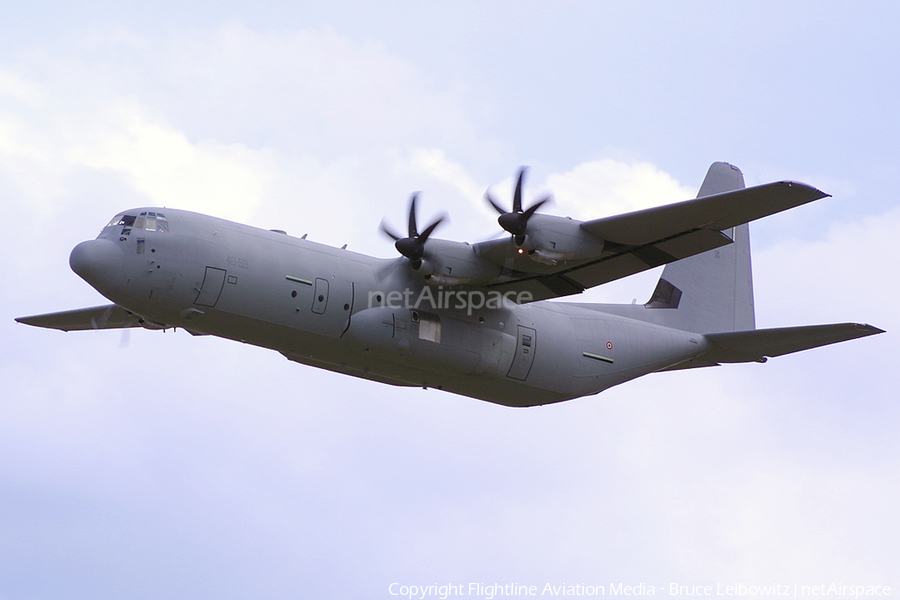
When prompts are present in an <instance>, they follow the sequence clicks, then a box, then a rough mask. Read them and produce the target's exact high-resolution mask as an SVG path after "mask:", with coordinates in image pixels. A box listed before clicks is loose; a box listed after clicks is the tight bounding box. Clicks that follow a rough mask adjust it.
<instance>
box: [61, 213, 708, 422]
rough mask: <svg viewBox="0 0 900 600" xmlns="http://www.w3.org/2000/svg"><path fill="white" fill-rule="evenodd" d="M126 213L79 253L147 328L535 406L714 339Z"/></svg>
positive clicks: (700, 348) (213, 224) (108, 292)
mask: <svg viewBox="0 0 900 600" xmlns="http://www.w3.org/2000/svg"><path fill="white" fill-rule="evenodd" d="M123 215H132V217H129V219H132V218H134V215H142V216H141V217H137V218H138V219H139V220H138V222H137V223H133V222H129V223H122V222H118V223H117V222H116V220H115V219H114V222H113V223H111V224H110V225H109V226H107V227H106V228H105V229H104V230H103V231H102V232H101V234H100V237H98V238H97V239H96V240H91V241H88V242H83V243H82V244H79V245H78V246H77V247H76V248H75V249H74V250H73V251H72V255H71V257H70V263H71V265H72V268H73V269H74V270H75V271H76V272H77V273H78V274H79V275H81V276H82V277H83V278H84V279H85V280H87V281H88V282H89V283H90V284H91V285H92V286H94V287H95V288H96V289H97V290H98V291H99V292H100V293H102V294H103V295H104V296H106V297H107V298H109V299H110V300H112V301H113V302H115V303H116V304H118V305H119V306H121V307H123V308H125V309H127V310H128V311H131V312H133V313H135V314H136V315H140V316H141V317H142V318H143V319H145V320H146V321H147V322H148V324H150V325H151V326H167V327H181V328H184V329H186V330H188V331H190V332H191V333H194V334H208V335H215V336H219V337H223V338H228V339H232V340H237V341H241V342H245V343H248V344H253V345H256V346H261V347H264V348H270V349H273V350H277V351H278V352H280V353H282V354H283V355H285V356H286V357H287V358H289V359H290V360H293V361H296V362H300V363H304V364H308V365H312V366H316V367H321V368H325V369H328V370H331V371H336V372H340V373H345V374H349V375H354V376H357V377H362V378H366V379H371V380H374V381H380V382H384V383H390V384H394V385H405V386H420V387H430V388H439V389H443V390H447V391H450V392H454V393H458V394H463V395H466V396H471V397H473V398H478V399H481V400H487V401H490V402H496V403H499V404H504V405H508V406H534V405H538V404H547V403H551V402H559V401H562V400H568V399H571V398H576V397H579V396H585V395H589V394H596V393H598V392H600V391H602V390H604V389H606V388H609V387H611V386H614V385H617V384H620V383H622V382H625V381H628V380H630V379H634V378H635V377H639V376H641V375H644V374H647V373H650V372H653V371H658V370H661V369H665V368H669V367H672V366H674V365H677V364H679V363H682V362H684V361H688V360H690V359H691V358H693V357H695V356H698V355H699V354H701V353H702V352H704V351H705V350H706V349H708V347H709V344H708V342H707V340H706V339H705V338H704V336H703V335H700V334H695V333H690V332H685V331H680V330H677V329H672V328H669V327H663V326H660V325H655V324H652V323H648V322H645V321H641V320H634V319H630V318H626V317H623V316H617V315H614V314H609V313H606V312H603V311H598V310H596V309H590V308H585V307H579V306H575V305H571V304H565V303H558V302H534V303H530V304H521V305H517V304H515V303H513V302H510V301H509V299H508V298H507V299H505V300H498V298H497V297H496V296H497V294H496V293H494V294H493V296H492V294H491V292H490V291H489V290H473V289H454V288H452V287H443V286H437V285H429V284H428V283H427V282H426V281H425V280H424V279H423V278H422V276H421V275H420V274H418V273H416V272H415V271H413V270H411V269H409V268H408V265H407V263H406V262H405V259H393V260H388V259H377V258H373V257H369V256H365V255H362V254H357V253H354V252H350V251H348V250H344V249H336V248H332V247H329V246H325V245H322V244H317V243H315V242H311V241H307V240H305V239H298V238H294V237H291V236H288V235H286V234H284V233H281V232H275V231H267V230H263V229H258V228H255V227H249V226H246V225H241V224H238V223H234V222H230V221H226V220H223V219H218V218H215V217H210V216H206V215H201V214H197V213H192V212H187V211H179V210H172V209H158V208H141V209H136V210H133V211H127V212H126V213H123ZM147 215H150V216H147ZM155 215H159V218H158V220H157V222H158V223H159V225H156V224H154V221H153V219H154V218H155ZM163 215H164V216H163ZM117 218H118V217H117ZM140 219H143V220H142V221H141V220H140ZM163 223H165V226H163V225H162V224H163Z"/></svg>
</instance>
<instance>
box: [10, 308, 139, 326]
mask: <svg viewBox="0 0 900 600" xmlns="http://www.w3.org/2000/svg"><path fill="white" fill-rule="evenodd" d="M16 321H18V322H19V323H24V324H25V325H34V326H35V327H46V328H47V329H61V330H62V331H85V330H89V329H123V328H125V327H142V326H146V325H148V324H147V323H145V321H144V320H143V319H142V318H141V317H139V316H137V315H136V314H134V313H130V312H128V311H127V310H125V309H124V308H122V307H121V306H119V305H117V304H107V305H106V306H94V307H92V308H80V309H77V310H66V311H63V312H56V313H48V314H45V315H35V316H33V317H19V318H18V319H16ZM150 326H151V327H153V325H152V324H151V325H150Z"/></svg>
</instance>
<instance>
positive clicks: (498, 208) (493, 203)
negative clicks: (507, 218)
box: [484, 190, 506, 215]
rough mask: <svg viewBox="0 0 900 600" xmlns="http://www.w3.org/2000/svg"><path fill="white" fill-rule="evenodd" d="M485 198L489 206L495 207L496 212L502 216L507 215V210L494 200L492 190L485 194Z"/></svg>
mask: <svg viewBox="0 0 900 600" xmlns="http://www.w3.org/2000/svg"><path fill="white" fill-rule="evenodd" d="M484 197H485V199H486V200H487V201H488V204H490V205H491V206H493V207H494V210H496V211H497V212H498V213H500V214H501V215H503V214H506V209H505V208H503V207H502V206H500V204H499V203H498V202H497V201H496V200H494V197H493V196H491V191H490V190H488V191H486V192H485V193H484Z"/></svg>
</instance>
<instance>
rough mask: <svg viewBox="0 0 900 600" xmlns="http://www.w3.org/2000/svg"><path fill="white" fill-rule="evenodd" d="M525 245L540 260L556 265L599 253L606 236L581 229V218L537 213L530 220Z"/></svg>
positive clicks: (531, 254) (529, 254) (530, 253)
mask: <svg viewBox="0 0 900 600" xmlns="http://www.w3.org/2000/svg"><path fill="white" fill-rule="evenodd" d="M522 249H523V250H525V251H526V252H527V254H528V256H529V257H531V258H532V259H533V260H535V261H537V262H539V263H543V264H547V265H555V264H557V263H559V262H561V261H566V260H578V259H584V258H591V257H594V256H598V255H599V254H600V252H602V251H603V240H601V239H600V238H598V237H596V236H593V235H591V234H590V233H588V232H587V231H585V230H584V229H582V228H581V221H576V220H575V219H571V218H569V217H555V216H553V215H542V214H535V215H533V216H532V217H531V219H529V221H528V229H527V230H526V232H525V243H524V244H523V245H522Z"/></svg>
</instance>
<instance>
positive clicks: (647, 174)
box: [546, 158, 697, 220]
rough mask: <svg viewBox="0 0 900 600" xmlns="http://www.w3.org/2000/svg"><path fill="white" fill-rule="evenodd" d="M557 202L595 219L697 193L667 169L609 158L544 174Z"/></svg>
mask: <svg viewBox="0 0 900 600" xmlns="http://www.w3.org/2000/svg"><path fill="white" fill-rule="evenodd" d="M546 185H547V187H548V188H550V189H551V190H553V193H554V195H555V196H556V198H557V201H558V203H559V204H561V205H564V206H565V209H566V210H567V211H571V213H572V214H571V216H572V217H574V218H579V219H584V220H586V219H598V218H600V217H607V216H611V215H616V214H619V213H624V212H630V211H633V210H638V209H641V208H649V207H652V206H661V205H663V204H670V203H672V202H679V201H681V200H688V199H690V198H693V197H694V196H696V195H697V190H696V188H693V187H690V186H685V185H682V184H680V183H679V182H678V181H676V180H675V179H674V178H673V177H672V176H671V175H669V174H668V173H666V172H664V171H662V170H660V169H658V168H657V167H655V166H653V165H651V164H649V163H643V162H637V163H625V162H621V161H617V160H613V159H609V158H606V159H601V160H594V161H590V162H586V163H582V164H580V165H578V166H576V167H575V168H573V169H572V170H571V171H568V172H566V173H561V174H552V175H549V176H548V177H547V184H546Z"/></svg>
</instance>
